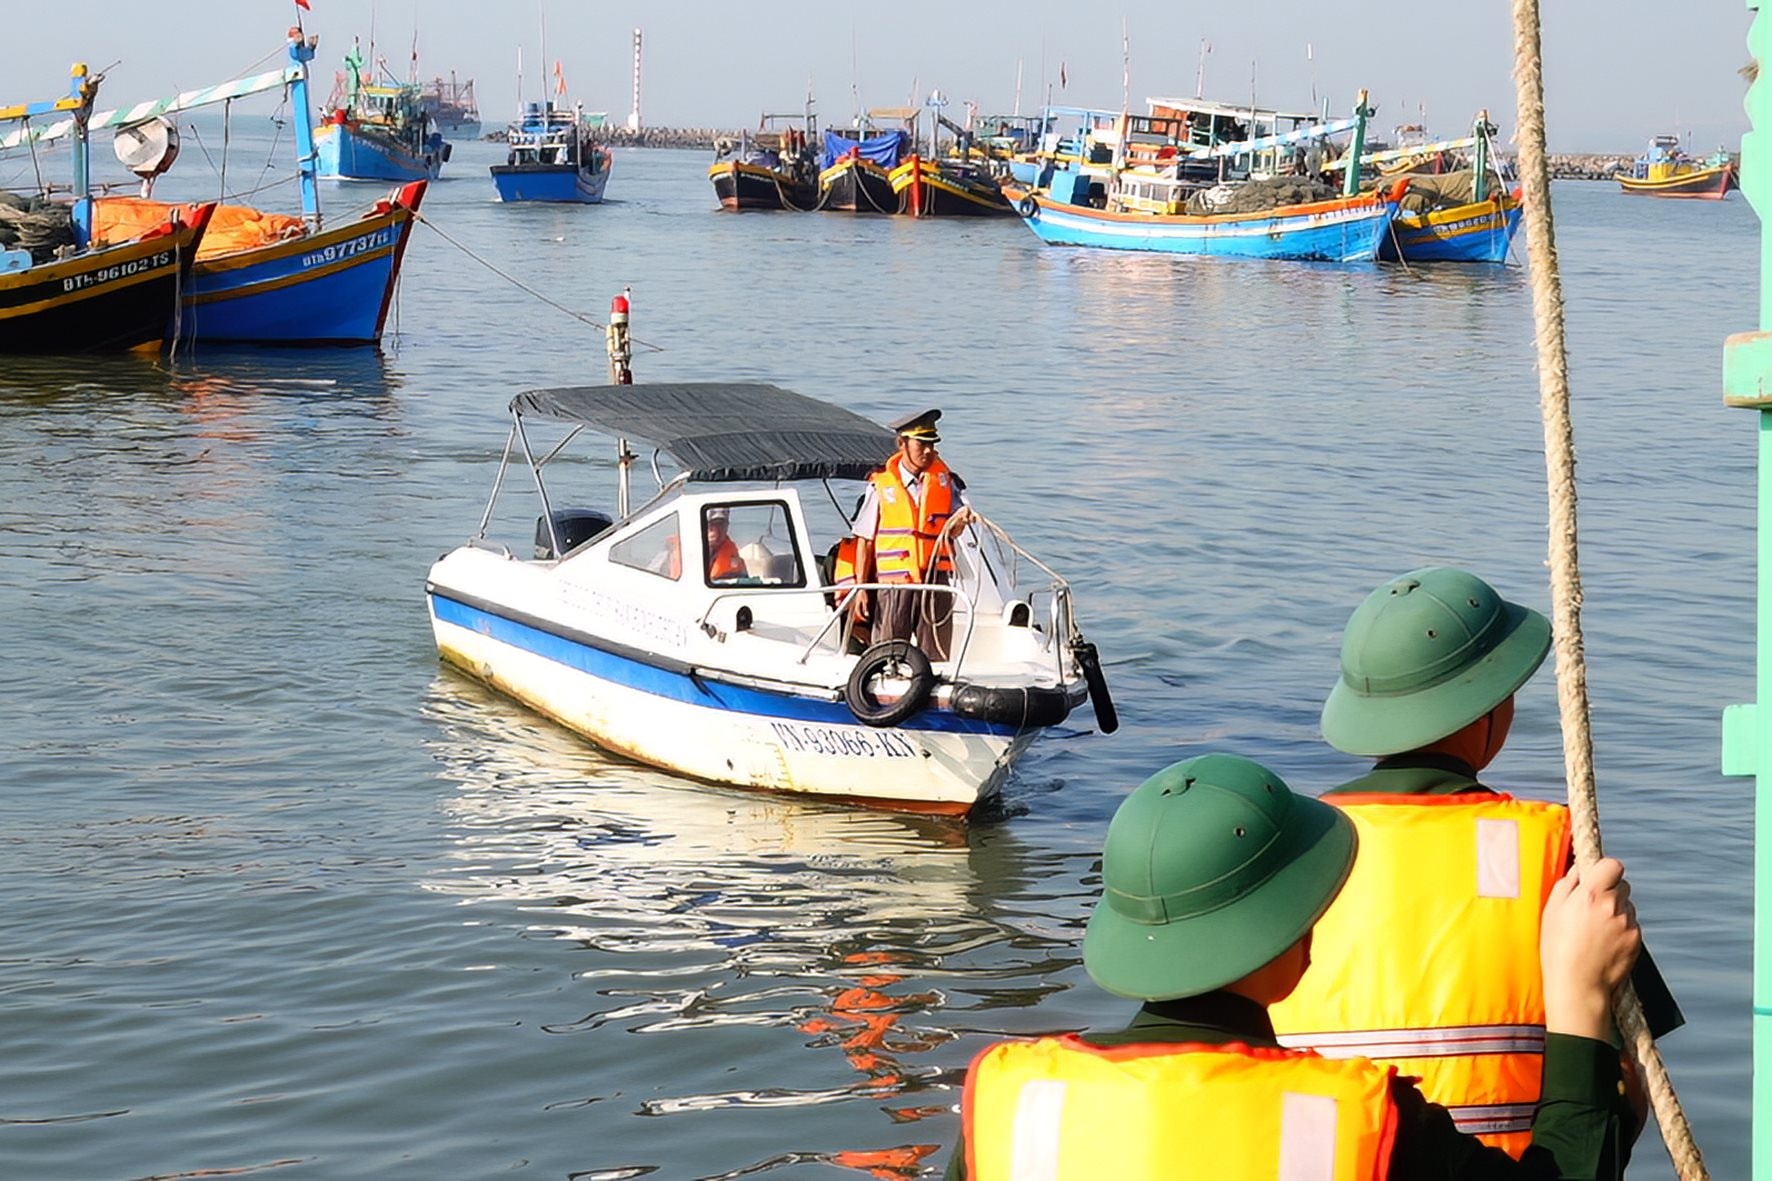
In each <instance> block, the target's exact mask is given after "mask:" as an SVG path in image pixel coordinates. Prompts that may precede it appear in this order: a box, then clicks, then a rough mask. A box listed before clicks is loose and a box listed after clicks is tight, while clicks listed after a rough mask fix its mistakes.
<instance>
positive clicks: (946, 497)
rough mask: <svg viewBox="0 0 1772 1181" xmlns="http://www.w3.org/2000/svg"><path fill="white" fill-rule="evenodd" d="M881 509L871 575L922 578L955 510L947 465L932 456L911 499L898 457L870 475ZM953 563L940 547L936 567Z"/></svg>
mask: <svg viewBox="0 0 1772 1181" xmlns="http://www.w3.org/2000/svg"><path fill="white" fill-rule="evenodd" d="M868 483H869V484H871V485H872V486H873V489H874V495H875V497H876V499H877V500H878V507H879V510H880V517H879V524H878V525H877V526H876V528H875V530H874V576H875V578H876V579H877V580H878V581H880V582H922V581H923V579H924V576H925V573H926V572H927V571H928V570H929V565H930V562H929V560H930V557H931V555H934V553H935V542H936V539H937V538H938V537H940V536H941V530H942V527H943V526H945V525H946V524H947V523H948V518H949V517H951V516H953V514H954V499H955V498H954V476H953V473H952V472H950V471H949V470H948V466H947V464H945V463H943V462H942V461H941V460H940V459H933V460H931V461H930V462H929V466H928V467H927V468H925V469H924V471H923V475H922V477H921V479H920V480H919V481H918V484H917V490H918V494H919V495H918V497H917V498H916V499H915V501H913V498H912V497H911V494H910V492H909V491H908V490H907V489H906V488H905V486H904V481H902V480H900V479H899V477H898V460H897V458H896V457H894V458H893V459H890V460H888V461H887V463H886V466H885V468H883V469H882V470H880V471H877V472H875V473H874V474H873V475H871V476H869V477H868ZM953 568H954V561H953V555H952V553H951V552H950V551H949V549H948V547H946V546H943V547H942V551H941V554H940V555H939V556H938V557H937V558H936V561H935V569H936V570H938V571H941V572H943V573H947V572H951V571H952V570H953Z"/></svg>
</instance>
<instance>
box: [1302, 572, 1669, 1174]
mask: <svg viewBox="0 0 1772 1181" xmlns="http://www.w3.org/2000/svg"><path fill="white" fill-rule="evenodd" d="M1550 641H1551V628H1550V622H1549V620H1547V619H1546V618H1545V617H1544V616H1543V615H1541V614H1539V613H1538V612H1537V611H1534V610H1532V609H1531V608H1530V607H1525V606H1522V605H1520V604H1518V603H1510V602H1508V601H1507V600H1505V599H1503V598H1502V597H1501V596H1500V595H1499V594H1497V593H1496V591H1495V588H1493V587H1491V586H1490V585H1489V584H1488V583H1486V582H1484V581H1483V580H1482V579H1480V578H1478V577H1477V576H1476V575H1474V574H1469V573H1467V572H1465V571H1463V570H1454V569H1450V568H1447V567H1436V568H1432V569H1424V570H1415V571H1411V572H1410V573H1408V574H1404V575H1401V576H1399V577H1397V578H1393V579H1391V580H1390V581H1388V582H1386V583H1385V584H1384V585H1383V586H1381V587H1379V588H1378V589H1377V590H1375V591H1373V592H1372V593H1371V594H1370V595H1368V596H1367V597H1366V599H1365V601H1364V602H1363V603H1361V604H1360V606H1359V608H1358V609H1357V610H1355V611H1354V613H1353V615H1352V617H1351V618H1349V620H1348V622H1347V628H1346V630H1345V632H1344V633H1343V637H1342V647H1341V678H1340V680H1339V681H1338V682H1337V684H1336V685H1335V688H1334V689H1333V690H1332V691H1331V692H1330V694H1329V699H1328V701H1327V703H1326V704H1325V705H1324V706H1323V736H1324V737H1325V738H1327V739H1328V740H1329V743H1330V745H1332V746H1334V747H1335V748H1336V749H1337V750H1340V751H1342V752H1344V753H1346V754H1357V755H1367V756H1373V757H1376V758H1377V759H1378V765H1377V767H1376V768H1375V769H1374V770H1373V771H1372V772H1371V773H1370V774H1367V775H1364V776H1361V777H1360V778H1358V779H1355V780H1353V781H1352V782H1350V783H1344V784H1342V785H1341V786H1340V787H1336V788H1332V789H1331V790H1330V791H1328V792H1327V793H1325V794H1324V796H1323V799H1324V801H1325V802H1326V803H1329V804H1333V805H1335V806H1337V807H1338V808H1340V809H1341V811H1342V812H1343V813H1344V814H1345V815H1347V817H1348V818H1349V819H1350V820H1351V821H1352V822H1353V825H1354V828H1355V829H1356V830H1357V831H1358V832H1359V835H1360V859H1359V861H1358V863H1357V864H1356V865H1355V866H1354V872H1353V876H1352V877H1350V878H1349V879H1348V884H1347V887H1346V888H1345V889H1344V890H1343V891H1342V892H1341V897H1340V898H1339V899H1338V900H1337V902H1336V903H1335V905H1334V906H1332V907H1330V908H1329V912H1328V913H1327V914H1326V915H1325V916H1324V917H1323V920H1322V921H1321V922H1320V923H1318V925H1317V932H1316V937H1315V943H1314V950H1313V959H1314V962H1315V964H1316V966H1315V967H1314V968H1313V969H1312V970H1311V973H1310V975H1309V976H1307V977H1306V978H1305V979H1304V982H1303V983H1302V984H1301V985H1300V986H1299V987H1298V989H1297V990H1296V991H1294V992H1293V994H1292V995H1291V996H1290V997H1289V998H1288V999H1287V1000H1286V1001H1284V1002H1283V1003H1281V1004H1279V1005H1276V1006H1275V1007H1274V1009H1273V1012H1272V1016H1273V1022H1274V1028H1275V1029H1276V1030H1278V1031H1279V1036H1280V1040H1281V1041H1282V1042H1283V1043H1284V1044H1286V1045H1288V1046H1299V1047H1305V1048H1312V1049H1318V1050H1321V1051H1323V1052H1324V1053H1362V1054H1368V1055H1370V1056H1372V1057H1373V1058H1374V1059H1376V1060H1378V1061H1381V1062H1385V1063H1388V1064H1391V1065H1394V1066H1396V1067H1397V1069H1398V1070H1400V1071H1402V1072H1403V1073H1405V1074H1408V1075H1413V1076H1415V1077H1417V1078H1419V1079H1420V1080H1421V1090H1422V1093H1423V1094H1425V1095H1426V1096H1427V1097H1428V1098H1429V1099H1432V1100H1433V1101H1434V1102H1436V1103H1442V1104H1445V1105H1446V1106H1447V1107H1448V1108H1450V1109H1451V1110H1452V1112H1453V1115H1454V1118H1456V1119H1457V1120H1458V1121H1459V1124H1460V1126H1462V1127H1464V1128H1466V1129H1467V1130H1470V1131H1472V1132H1473V1133H1478V1134H1481V1136H1482V1138H1483V1140H1484V1141H1485V1142H1486V1143H1489V1144H1492V1145H1496V1146H1498V1147H1500V1148H1504V1149H1506V1150H1508V1151H1509V1152H1511V1153H1513V1154H1514V1155H1515V1156H1518V1155H1519V1154H1520V1153H1521V1152H1522V1151H1524V1149H1525V1147H1526V1144H1527V1143H1528V1141H1529V1139H1530V1131H1529V1129H1530V1126H1531V1121H1532V1112H1533V1108H1534V1105H1535V1104H1537V1103H1538V1101H1539V1086H1540V1078H1541V1075H1545V1072H1546V1071H1548V1069H1549V1068H1548V1066H1547V1065H1546V1061H1545V1051H1544V1027H1545V1003H1546V998H1545V996H1544V993H1543V991H1542V990H1541V989H1540V987H1539V980H1538V963H1537V960H1536V958H1535V956H1536V952H1537V950H1538V943H1539V929H1538V927H1539V915H1540V913H1541V912H1542V911H1543V909H1544V906H1545V902H1546V899H1548V898H1549V897H1550V896H1551V894H1552V892H1553V891H1554V890H1555V888H1556V885H1557V879H1558V878H1559V877H1561V876H1562V874H1563V871H1564V869H1565V868H1567V867H1568V865H1569V864H1570V828H1569V810H1568V809H1567V808H1566V807H1564V806H1563V805H1562V804H1552V803H1543V802H1540V801H1535V800H1516V799H1514V798H1512V797H1511V796H1507V795H1503V794H1501V793H1498V792H1496V791H1493V790H1491V789H1490V788H1488V787H1485V786H1484V785H1483V784H1481V783H1479V782H1478V781H1477V774H1478V772H1480V771H1481V770H1482V769H1483V768H1485V767H1487V766H1488V765H1489V764H1490V762H1491V761H1493V760H1494V758H1495V756H1496V755H1497V754H1499V753H1500V752H1501V747H1502V743H1503V742H1505V741H1506V740H1507V736H1508V730H1509V728H1510V727H1511V725H1512V724H1513V718H1514V694H1515V692H1516V691H1517V690H1518V689H1519V688H1520V687H1521V686H1522V685H1524V684H1525V683H1526V681H1527V680H1529V679H1530V678H1531V676H1532V674H1533V673H1534V672H1536V671H1537V669H1538V666H1539V664H1540V663H1541V662H1542V661H1543V660H1544V657H1545V653H1546V652H1547V651H1549V649H1550ZM1405 980H1407V981H1412V982H1413V983H1412V985H1411V986H1410V987H1398V982H1399V981H1405ZM1632 982H1633V983H1634V984H1635V986H1636V989H1637V995H1638V996H1639V997H1640V998H1641V999H1642V1001H1643V1006H1644V1014H1645V1016H1646V1017H1647V1019H1648V1023H1649V1029H1650V1032H1651V1033H1653V1034H1654V1035H1655V1036H1657V1037H1659V1036H1661V1035H1662V1034H1664V1033H1667V1032H1669V1031H1671V1030H1674V1029H1677V1028H1678V1027H1679V1026H1680V1025H1681V1024H1683V1023H1684V1021H1685V1018H1684V1017H1683V1016H1682V1015H1681V1013H1680V1009H1679V1005H1678V1004H1676V1003H1675V1001H1674V998H1673V995H1672V994H1671V993H1670V992H1669V990H1668V987H1667V984H1666V983H1665V982H1664V981H1663V980H1662V978H1661V973H1660V972H1659V971H1658V970H1657V969H1656V967H1655V963H1654V961H1653V960H1651V959H1650V958H1649V956H1648V955H1647V953H1645V954H1644V955H1643V956H1642V957H1641V958H1640V959H1639V960H1638V961H1637V964H1636V969H1635V971H1634V972H1633V974H1632ZM1624 1065H1625V1068H1626V1069H1627V1070H1628V1071H1630V1075H1629V1078H1628V1080H1627V1081H1628V1082H1629V1084H1630V1091H1631V1099H1632V1102H1633V1104H1634V1105H1635V1106H1637V1108H1638V1112H1637V1114H1638V1119H1639V1120H1641V1119H1642V1118H1644V1117H1645V1116H1646V1114H1647V1111H1646V1107H1647V1105H1646V1103H1645V1101H1644V1099H1643V1095H1642V1091H1641V1089H1640V1086H1639V1085H1638V1080H1637V1079H1636V1078H1635V1073H1634V1070H1632V1069H1631V1064H1630V1063H1629V1061H1628V1059H1627V1060H1625V1063H1624ZM1546 1077H1547V1079H1548V1076H1546ZM1546 1085H1547V1086H1548V1081H1547V1083H1546ZM1639 1130H1640V1126H1633V1127H1632V1128H1631V1129H1630V1134H1631V1135H1632V1136H1634V1135H1635V1134H1636V1132H1637V1131H1639Z"/></svg>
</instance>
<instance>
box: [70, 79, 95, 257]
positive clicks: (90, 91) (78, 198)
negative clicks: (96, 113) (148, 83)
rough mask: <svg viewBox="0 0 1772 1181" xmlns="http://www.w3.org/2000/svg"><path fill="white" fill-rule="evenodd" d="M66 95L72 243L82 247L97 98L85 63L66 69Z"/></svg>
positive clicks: (88, 226) (88, 233) (87, 233)
mask: <svg viewBox="0 0 1772 1181" xmlns="http://www.w3.org/2000/svg"><path fill="white" fill-rule="evenodd" d="M69 75H70V80H69V83H68V97H69V98H70V99H72V100H75V103H76V105H75V107H74V244H75V245H76V246H78V247H80V248H81V249H82V250H84V249H85V248H86V246H87V245H88V243H90V242H91V241H92V138H91V136H89V135H88V134H87V123H88V121H89V120H91V118H92V100H93V99H95V98H97V97H98V81H99V80H98V79H97V78H95V77H93V76H92V74H91V72H90V71H89V70H87V68H86V63H85V62H75V63H74V68H73V69H72V70H70V71H69Z"/></svg>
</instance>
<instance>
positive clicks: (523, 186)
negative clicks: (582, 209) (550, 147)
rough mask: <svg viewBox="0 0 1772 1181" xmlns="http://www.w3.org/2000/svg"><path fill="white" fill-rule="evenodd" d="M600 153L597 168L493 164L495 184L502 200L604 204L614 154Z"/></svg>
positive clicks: (493, 180) (599, 151) (602, 149)
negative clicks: (604, 194) (604, 191)
mask: <svg viewBox="0 0 1772 1181" xmlns="http://www.w3.org/2000/svg"><path fill="white" fill-rule="evenodd" d="M597 155H598V161H597V167H596V169H595V170H589V169H584V168H580V167H577V166H576V165H572V164H494V165H493V166H492V184H493V187H494V188H496V189H497V190H498V199H499V200H500V201H551V202H555V203H559V204H575V205H601V204H602V203H603V190H604V189H605V188H606V187H608V184H609V168H610V165H611V164H613V163H614V157H613V156H612V155H611V154H610V152H609V151H608V149H604V148H600V149H598V151H597Z"/></svg>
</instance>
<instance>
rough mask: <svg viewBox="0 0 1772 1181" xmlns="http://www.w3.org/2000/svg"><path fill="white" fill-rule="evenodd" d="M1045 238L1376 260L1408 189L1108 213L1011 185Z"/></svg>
mask: <svg viewBox="0 0 1772 1181" xmlns="http://www.w3.org/2000/svg"><path fill="white" fill-rule="evenodd" d="M1004 195H1005V196H1007V197H1008V198H1009V199H1010V201H1011V202H1012V203H1014V205H1015V208H1016V211H1017V212H1018V213H1020V214H1021V218H1022V220H1023V221H1024V222H1026V223H1027V225H1028V228H1029V229H1031V230H1033V231H1034V233H1035V234H1036V235H1038V236H1039V238H1040V240H1041V241H1043V242H1047V243H1050V244H1052V245H1055V246H1093V247H1097V248H1099V249H1105V250H1140V251H1153V252H1157V253H1162V254H1200V255H1211V256H1215V257H1222V258H1252V259H1278V260H1288V261H1297V262H1371V261H1373V260H1375V259H1376V258H1377V257H1378V249H1379V246H1380V244H1381V243H1382V242H1383V241H1384V238H1385V235H1386V234H1387V233H1388V232H1389V230H1390V225H1391V221H1392V219H1393V218H1395V217H1396V214H1397V202H1398V199H1399V198H1400V197H1401V195H1402V193H1401V190H1400V188H1393V189H1391V190H1389V191H1387V192H1385V193H1362V194H1359V195H1358V196H1354V197H1343V198H1338V199H1336V200H1333V201H1318V202H1314V203H1312V204H1309V205H1290V206H1283V207H1281V208H1278V209H1271V210H1265V211H1263V212H1260V213H1240V214H1210V215H1207V216H1203V217H1196V216H1191V215H1187V214H1154V213H1110V212H1108V211H1107V210H1105V209H1095V208H1091V207H1087V206H1079V205H1064V204H1060V203H1058V202H1055V201H1052V200H1050V199H1049V198H1047V197H1046V196H1044V195H1042V194H1039V193H1030V192H1024V191H1021V190H1016V189H1008V190H1005V194H1004Z"/></svg>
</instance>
